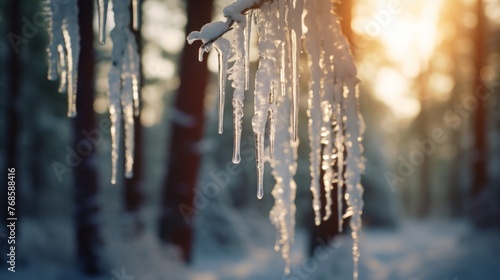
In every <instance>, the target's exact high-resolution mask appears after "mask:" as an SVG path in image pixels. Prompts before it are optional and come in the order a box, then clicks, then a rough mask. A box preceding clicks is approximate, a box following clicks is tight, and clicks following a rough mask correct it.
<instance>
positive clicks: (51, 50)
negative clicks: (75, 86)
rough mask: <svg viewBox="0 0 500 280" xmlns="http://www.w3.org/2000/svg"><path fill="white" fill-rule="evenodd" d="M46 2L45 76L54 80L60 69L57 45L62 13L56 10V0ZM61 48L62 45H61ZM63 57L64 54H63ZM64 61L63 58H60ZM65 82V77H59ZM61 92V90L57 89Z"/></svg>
mask: <svg viewBox="0 0 500 280" xmlns="http://www.w3.org/2000/svg"><path fill="white" fill-rule="evenodd" d="M46 4H48V5H49V7H48V8H49V10H50V11H49V13H48V14H49V21H48V26H47V32H48V34H49V45H48V46H47V61H48V64H49V67H48V72H47V78H48V79H49V80H50V81H55V80H57V79H58V78H59V73H61V70H60V65H61V64H60V62H58V61H61V60H60V59H61V58H60V55H59V50H58V48H59V46H60V45H61V44H62V43H63V39H62V32H61V27H62V18H63V13H62V12H61V11H58V10H56V9H57V8H58V6H57V7H56V5H58V3H57V2H56V1H51V0H47V2H46ZM61 48H62V46H61ZM62 57H63V59H64V58H65V55H64V54H63V56H62ZM62 61H63V62H64V60H62ZM63 80H64V83H66V77H64V79H63V78H61V79H60V81H61V82H62V81H63ZM59 92H61V91H59Z"/></svg>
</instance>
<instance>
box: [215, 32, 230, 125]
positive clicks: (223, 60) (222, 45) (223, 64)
mask: <svg viewBox="0 0 500 280" xmlns="http://www.w3.org/2000/svg"><path fill="white" fill-rule="evenodd" d="M214 47H215V50H216V51H217V57H218V60H219V100H218V101H219V102H218V104H219V106H218V113H219V125H218V127H219V134H221V133H222V132H223V130H224V101H225V100H226V94H225V92H226V75H227V61H228V54H229V52H230V50H231V44H230V43H229V41H228V40H227V39H225V38H219V39H217V40H216V41H215V42H214Z"/></svg>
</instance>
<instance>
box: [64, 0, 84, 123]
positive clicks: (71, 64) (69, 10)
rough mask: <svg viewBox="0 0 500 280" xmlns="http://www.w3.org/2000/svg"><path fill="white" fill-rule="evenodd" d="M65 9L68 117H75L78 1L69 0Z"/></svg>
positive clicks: (78, 32)
mask: <svg viewBox="0 0 500 280" xmlns="http://www.w3.org/2000/svg"><path fill="white" fill-rule="evenodd" d="M65 9H66V14H65V18H64V19H63V22H62V34H63V39H64V45H65V48H66V62H67V65H68V73H67V75H68V76H67V77H68V82H67V89H68V90H67V92H68V117H75V116H76V91H77V81H78V59H79V58H80V29H79V28H78V6H77V3H76V1H74V0H72V1H69V2H68V4H66V6H65Z"/></svg>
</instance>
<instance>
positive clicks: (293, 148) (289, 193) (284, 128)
mask: <svg viewBox="0 0 500 280" xmlns="http://www.w3.org/2000/svg"><path fill="white" fill-rule="evenodd" d="M290 109H291V98H290V96H289V95H286V96H284V97H282V98H280V100H279V101H278V106H277V110H278V114H279V115H281V116H283V117H282V118H277V120H276V121H277V127H279V129H277V130H276V141H277V142H278V143H280V145H281V146H280V149H276V150H275V156H274V158H273V159H272V160H271V167H272V168H273V171H272V173H273V176H274V178H275V180H276V185H275V186H274V188H273V191H272V195H273V197H274V201H275V203H274V206H273V208H272V209H271V212H270V215H269V217H270V220H271V222H272V223H273V224H274V226H275V227H276V229H277V231H278V232H279V242H278V243H279V245H280V247H279V249H280V251H281V256H282V258H283V259H284V260H285V262H286V266H285V273H287V274H288V273H290V266H291V247H292V245H293V243H294V242H293V240H294V228H295V211H296V208H295V193H296V184H295V181H294V179H293V177H294V176H295V172H296V170H297V164H296V159H297V146H298V142H293V141H292V134H291V131H290V129H289V128H290V123H291V120H290V118H289V116H291V110H290ZM285 116H288V117H285Z"/></svg>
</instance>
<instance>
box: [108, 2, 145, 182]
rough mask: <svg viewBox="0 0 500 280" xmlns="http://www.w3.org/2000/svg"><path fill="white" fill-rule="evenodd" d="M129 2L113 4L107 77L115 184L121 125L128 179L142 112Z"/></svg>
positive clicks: (137, 56) (138, 69) (137, 61)
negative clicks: (136, 128)
mask: <svg viewBox="0 0 500 280" xmlns="http://www.w3.org/2000/svg"><path fill="white" fill-rule="evenodd" d="M129 5H130V0H128V1H117V2H116V3H115V2H114V3H113V12H114V14H115V27H114V28H113V30H112V31H111V39H112V40H113V50H112V53H111V57H112V66H111V69H110V71H109V74H108V80H109V99H110V108H109V112H110V117H111V122H112V127H111V138H112V153H111V154H112V156H111V159H112V176H111V177H112V178H111V182H112V183H113V184H114V183H116V173H117V171H116V170H117V162H118V149H119V144H120V140H121V136H120V135H121V123H122V121H123V122H124V127H125V129H124V130H125V177H126V178H130V177H132V176H133V164H134V148H135V144H134V115H137V113H138V110H139V87H140V85H139V71H140V61H139V55H138V53H137V45H136V42H135V38H134V35H133V34H132V32H131V31H130V29H129V22H130V15H129V12H128V7H129Z"/></svg>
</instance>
